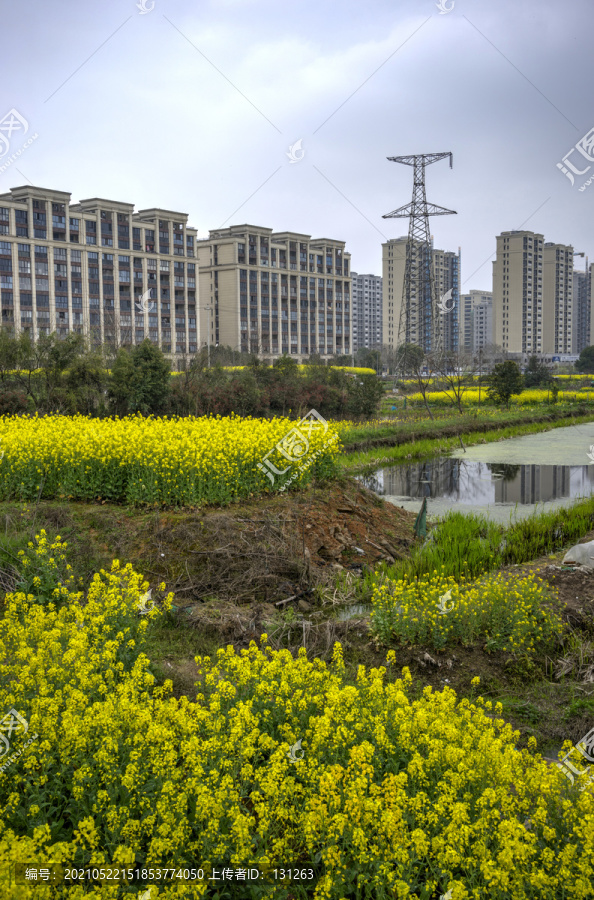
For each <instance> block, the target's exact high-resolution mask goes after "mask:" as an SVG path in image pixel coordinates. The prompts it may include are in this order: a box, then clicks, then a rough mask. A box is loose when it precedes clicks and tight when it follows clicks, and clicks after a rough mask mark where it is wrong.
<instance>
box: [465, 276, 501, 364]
mask: <svg viewBox="0 0 594 900" xmlns="http://www.w3.org/2000/svg"><path fill="white" fill-rule="evenodd" d="M492 343H493V294H492V292H491V291H476V290H473V291H469V292H468V293H467V294H461V295H460V349H461V350H464V351H465V352H467V353H474V351H475V350H480V349H481V348H482V347H486V346H487V345H488V344H492Z"/></svg>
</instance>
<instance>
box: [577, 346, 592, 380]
mask: <svg viewBox="0 0 594 900" xmlns="http://www.w3.org/2000/svg"><path fill="white" fill-rule="evenodd" d="M575 367H576V369H577V370H578V372H585V373H587V374H588V375H594V346H590V347H584V349H583V350H582V352H581V353H580V358H579V359H578V360H577V362H576V364H575Z"/></svg>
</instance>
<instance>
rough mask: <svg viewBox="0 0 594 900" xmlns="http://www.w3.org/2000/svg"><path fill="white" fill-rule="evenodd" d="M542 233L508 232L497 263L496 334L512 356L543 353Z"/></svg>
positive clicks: (503, 236)
mask: <svg viewBox="0 0 594 900" xmlns="http://www.w3.org/2000/svg"><path fill="white" fill-rule="evenodd" d="M543 249H544V239H543V236H542V234H534V233H533V232H532V231H504V232H503V233H502V234H500V235H498V236H497V255H496V258H495V261H494V262H493V335H494V340H495V343H496V344H497V345H499V346H500V347H501V348H502V350H504V351H506V352H508V353H528V354H540V353H543V352H544V351H545V346H544V335H543V312H544V305H543V303H544V300H543Z"/></svg>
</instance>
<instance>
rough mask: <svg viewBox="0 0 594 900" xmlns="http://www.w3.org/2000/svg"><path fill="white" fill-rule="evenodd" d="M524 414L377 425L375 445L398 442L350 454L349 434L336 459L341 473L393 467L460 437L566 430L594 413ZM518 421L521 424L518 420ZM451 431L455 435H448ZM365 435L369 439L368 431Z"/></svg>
mask: <svg viewBox="0 0 594 900" xmlns="http://www.w3.org/2000/svg"><path fill="white" fill-rule="evenodd" d="M527 412H528V411H524V414H514V415H513V416H512V417H511V419H512V420H511V421H510V419H509V417H505V416H501V418H500V419H497V420H494V419H493V417H485V418H484V419H482V420H481V419H479V418H477V417H475V416H474V415H469V416H458V417H457V418H456V419H446V420H441V421H440V422H439V423H438V424H436V423H435V422H428V421H424V422H419V423H416V424H415V426H414V429H413V428H412V427H411V426H409V425H408V424H406V425H404V426H403V425H402V424H401V425H400V426H396V425H394V426H390V425H388V426H386V428H385V430H382V431H380V429H379V428H378V427H377V426H376V429H375V432H373V433H374V434H375V440H376V442H377V443H379V441H378V436H379V435H380V434H381V437H382V438H387V439H388V440H387V441H386V443H388V442H389V441H390V438H392V437H394V438H396V439H397V440H394V441H393V442H390V443H392V445H391V446H386V447H382V448H381V451H378V447H377V446H376V447H374V448H370V449H364V448H361V449H360V450H356V451H351V452H349V445H351V446H352V444H353V443H354V442H353V441H351V440H350V438H351V437H352V432H349V434H348V435H344V437H343V439H342V440H343V444H344V451H343V453H342V454H341V455H340V456H339V457H338V464H339V466H340V467H341V468H342V471H343V472H348V473H349V474H353V473H355V472H364V471H366V470H367V469H370V468H375V467H377V466H378V465H380V464H382V463H389V464H392V463H397V462H402V461H403V460H408V459H414V460H421V459H427V458H428V457H430V456H434V455H436V454H441V453H448V452H450V451H451V450H455V449H457V448H459V447H460V437H459V435H463V442H464V445H465V446H468V447H470V446H472V445H473V444H480V443H485V444H489V443H493V442H495V441H501V440H505V439H506V438H513V437H520V436H521V435H524V434H538V433H539V432H543V431H551V430H552V429H553V428H566V427H567V426H568V423H567V418H569V417H571V419H572V421H571V423H570V424H571V425H578V424H583V423H585V422H591V421H592V420H593V419H594V412H593V413H588V414H584V415H571V413H570V412H569V411H556V413H554V414H553V413H548V414H547V415H546V416H542V415H541V416H535V415H534V410H531V411H530V416H528V415H527ZM518 419H519V420H520V421H517V420H518ZM526 419H529V421H526ZM456 423H457V424H456ZM481 425H483V427H482V428H481V427H480V426H481ZM477 426H478V427H477ZM411 431H414V433H413V434H412V435H411V434H410V432H411ZM427 431H429V432H431V434H430V435H428V436H426V437H423V432H427ZM439 431H442V432H443V434H441V435H440V434H439ZM448 431H449V434H448ZM452 431H454V432H455V433H454V435H452V436H450V435H451V432H452ZM358 434H359V436H360V437H361V436H362V435H363V434H364V430H362V429H360V430H359V432H358ZM367 434H368V437H369V438H370V439H371V435H372V432H371V430H369V431H368V432H367ZM417 436H418V438H417ZM407 437H410V439H409V440H406V438H407ZM380 453H381V455H379V454H380Z"/></svg>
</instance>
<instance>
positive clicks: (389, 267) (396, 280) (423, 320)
mask: <svg viewBox="0 0 594 900" xmlns="http://www.w3.org/2000/svg"><path fill="white" fill-rule="evenodd" d="M407 242H408V238H407V237H399V238H393V239H392V240H389V241H387V242H386V243H384V244H382V274H383V304H382V305H383V342H384V344H387V345H388V346H389V347H391V348H393V349H394V348H396V347H397V346H398V345H399V343H404V342H405V341H407V342H409V343H411V344H417V345H418V346H419V347H423V349H425V350H430V349H431V339H432V335H431V298H430V297H429V295H428V292H427V295H426V296H424V297H420V298H419V299H418V304H417V310H416V312H415V311H414V310H413V311H412V314H411V319H410V322H409V323H408V334H406V333H405V332H404V331H403V334H402V335H401V336H400V338H399V328H400V313H401V309H402V306H403V294H404V276H405V269H406V245H407ZM412 253H413V256H414V264H415V265H416V266H417V269H418V270H419V271H420V270H421V268H422V267H423V266H426V265H428V264H431V266H432V272H433V282H434V291H435V298H436V300H437V301H439V300H443V303H444V304H445V307H446V308H447V311H446V312H441V313H440V314H439V320H440V329H441V336H442V346H443V348H444V349H446V350H453V351H455V350H457V348H458V341H459V326H460V294H459V291H460V251H458V253H453V252H452V251H450V250H435V249H433V248H432V250H431V261H430V263H429V260H427V259H425V256H426V255H427V248H426V246H425V245H422V244H420V243H419V242H414V243H413V246H412ZM450 291H451V294H450V293H449V292H450Z"/></svg>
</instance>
